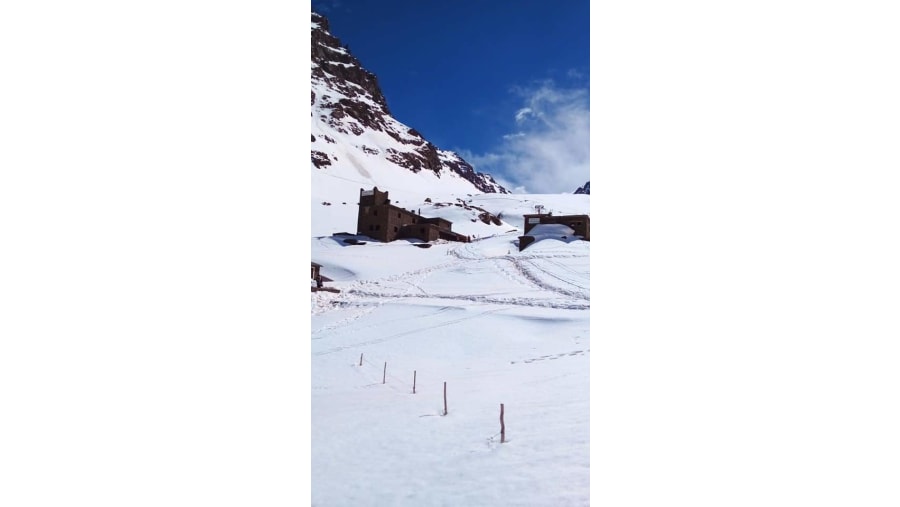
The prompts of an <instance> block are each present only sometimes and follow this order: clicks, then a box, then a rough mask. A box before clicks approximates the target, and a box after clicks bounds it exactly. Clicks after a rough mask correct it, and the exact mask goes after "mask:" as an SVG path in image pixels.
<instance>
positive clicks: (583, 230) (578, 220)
mask: <svg viewBox="0 0 900 507" xmlns="http://www.w3.org/2000/svg"><path fill="white" fill-rule="evenodd" d="M524 217H525V230H524V231H523V232H522V235H521V236H519V251H520V252H521V251H522V250H524V249H525V247H527V246H528V245H530V244H531V243H533V242H534V240H535V237H534V236H531V235H529V234H528V233H529V232H530V231H531V230H532V229H534V227H535V226H537V225H550V224H556V225H564V226H566V227H568V228H570V229H571V230H572V234H573V235H575V236H581V238H582V239H584V240H585V241H590V240H591V217H590V216H589V215H542V214H538V215H524Z"/></svg>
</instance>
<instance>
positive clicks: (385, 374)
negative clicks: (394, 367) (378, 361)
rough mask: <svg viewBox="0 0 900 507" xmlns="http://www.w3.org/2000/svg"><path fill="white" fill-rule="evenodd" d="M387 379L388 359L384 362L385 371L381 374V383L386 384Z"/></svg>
mask: <svg viewBox="0 0 900 507" xmlns="http://www.w3.org/2000/svg"><path fill="white" fill-rule="evenodd" d="M385 380H387V361H385V362H384V373H382V374H381V383H382V384H384V381H385Z"/></svg>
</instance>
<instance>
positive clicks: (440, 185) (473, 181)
mask: <svg viewBox="0 0 900 507" xmlns="http://www.w3.org/2000/svg"><path fill="white" fill-rule="evenodd" d="M311 34H312V55H311V62H310V65H311V71H312V72H311V75H312V83H311V87H312V89H311V99H310V100H311V116H312V118H311V131H312V132H311V133H312V136H311V139H310V142H311V160H310V171H311V173H312V188H313V189H314V191H313V199H314V201H313V202H321V201H326V202H330V201H329V199H340V201H341V202H343V201H345V200H348V199H349V200H354V199H355V197H354V196H353V195H344V194H352V193H353V192H357V195H358V189H359V188H371V187H373V186H376V185H379V186H380V188H381V189H382V190H388V191H390V192H391V193H394V192H395V191H397V192H402V191H405V190H415V191H421V190H422V189H440V191H442V192H443V193H444V195H446V196H449V195H460V196H463V195H466V194H472V193H482V192H489V193H493V192H497V193H507V190H506V189H504V188H503V187H501V186H500V185H499V184H497V183H496V182H495V181H494V180H493V178H492V177H491V176H490V175H487V174H483V173H477V172H475V170H474V169H473V168H472V167H471V166H470V165H469V164H468V163H467V162H466V161H464V160H463V159H462V158H460V157H459V155H457V154H455V153H453V152H450V151H446V150H441V149H438V148H437V147H436V146H434V145H433V144H432V143H430V142H428V141H427V140H426V139H424V138H423V137H422V136H421V135H420V134H419V133H418V132H417V131H415V130H414V129H412V128H410V127H409V126H407V125H404V124H403V123H401V122H399V121H397V120H396V119H395V118H394V117H393V116H391V114H390V110H389V109H388V105H387V100H386V99H385V97H384V95H383V94H382V92H381V89H380V88H379V86H378V80H377V78H376V76H375V75H374V74H372V73H371V72H369V71H368V70H366V69H365V68H363V67H362V65H361V63H360V62H359V61H358V60H357V59H356V58H355V57H354V56H353V55H352V54H350V52H349V50H348V49H346V48H345V47H343V46H342V45H341V43H340V40H339V39H338V38H337V37H335V36H334V35H332V34H331V33H330V31H329V26H328V20H327V19H326V18H325V17H323V16H321V15H319V14H317V13H313V14H312V22H311ZM340 185H343V187H344V188H345V192H343V193H341V194H340V195H338V194H335V193H332V192H325V193H324V194H323V193H316V191H317V190H319V189H323V188H332V187H335V186H340ZM385 186H388V188H384V187H385ZM347 190H349V191H350V192H347ZM319 199H320V200H319ZM353 202H355V201H353ZM314 223H315V221H314Z"/></svg>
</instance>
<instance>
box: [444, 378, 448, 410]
mask: <svg viewBox="0 0 900 507" xmlns="http://www.w3.org/2000/svg"><path fill="white" fill-rule="evenodd" d="M444 415H447V383H446V382H444Z"/></svg>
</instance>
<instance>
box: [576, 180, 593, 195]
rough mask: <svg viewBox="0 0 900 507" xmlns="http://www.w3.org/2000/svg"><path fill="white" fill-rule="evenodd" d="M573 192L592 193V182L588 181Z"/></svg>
mask: <svg viewBox="0 0 900 507" xmlns="http://www.w3.org/2000/svg"><path fill="white" fill-rule="evenodd" d="M573 193H575V194H587V195H591V182H590V181H588V182H587V183H585V184H584V185H583V186H580V187H578V189H577V190H575V192H573Z"/></svg>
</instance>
